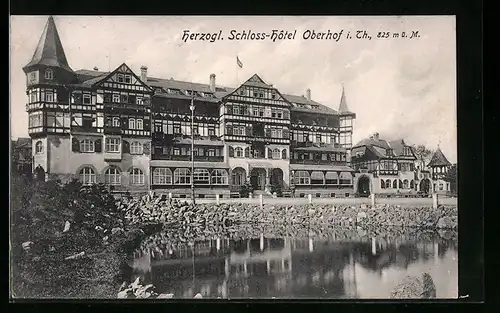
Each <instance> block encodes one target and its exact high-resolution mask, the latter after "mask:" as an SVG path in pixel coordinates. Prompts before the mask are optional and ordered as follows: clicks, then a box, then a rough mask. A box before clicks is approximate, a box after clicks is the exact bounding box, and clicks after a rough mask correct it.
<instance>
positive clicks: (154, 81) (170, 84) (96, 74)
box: [76, 69, 337, 115]
mask: <svg viewBox="0 0 500 313" xmlns="http://www.w3.org/2000/svg"><path fill="white" fill-rule="evenodd" d="M76 74H77V76H78V79H79V82H80V83H83V85H84V86H85V85H87V86H90V85H91V84H94V83H95V82H97V81H99V80H101V79H103V78H105V77H106V76H107V75H109V74H110V73H109V72H100V71H93V70H85V69H81V70H78V71H76ZM146 84H147V85H149V86H150V87H153V88H154V87H157V88H163V89H164V90H165V91H166V90H168V89H178V90H182V91H185V90H192V91H196V92H203V93H211V94H213V95H214V96H215V98H214V99H217V100H220V99H222V98H223V97H225V96H227V95H228V94H230V93H232V92H233V91H235V90H236V88H234V87H225V86H216V87H215V92H212V91H211V90H210V85H209V84H203V83H195V82H186V81H180V80H175V79H173V78H170V79H165V78H158V77H148V80H147V82H146ZM243 85H247V86H248V85H252V86H256V87H262V88H273V87H272V86H271V85H268V84H266V83H265V82H264V81H263V80H262V78H260V76H258V75H257V74H254V75H253V76H252V77H251V78H250V79H248V80H247V81H246V82H245V83H243ZM257 85H259V86H257ZM157 95H159V96H165V97H175V96H174V95H171V94H165V95H162V94H157ZM281 95H282V96H283V97H284V98H285V99H286V100H287V101H289V102H291V103H292V104H294V106H292V107H291V110H292V111H296V112H305V113H319V114H330V115H337V111H336V110H334V109H332V108H330V107H328V106H326V105H323V104H321V103H319V102H316V101H314V100H307V98H306V97H304V96H296V95H289V94H281ZM179 97H183V96H182V95H179ZM203 99H205V100H207V99H210V98H203ZM297 104H299V105H304V106H306V107H299V106H297ZM308 106H315V107H316V108H310V107H308Z"/></svg>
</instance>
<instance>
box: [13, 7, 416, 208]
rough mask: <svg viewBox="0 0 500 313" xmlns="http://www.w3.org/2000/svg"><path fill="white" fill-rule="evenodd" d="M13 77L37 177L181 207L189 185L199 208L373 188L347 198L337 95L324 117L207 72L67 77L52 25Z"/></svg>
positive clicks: (348, 125) (269, 91)
mask: <svg viewBox="0 0 500 313" xmlns="http://www.w3.org/2000/svg"><path fill="white" fill-rule="evenodd" d="M23 70H24V72H25V74H26V79H27V80H26V84H27V91H26V93H27V95H28V103H27V104H26V110H27V112H28V114H29V135H30V137H31V139H32V147H33V148H32V149H33V168H34V172H35V174H36V175H38V176H39V177H40V176H41V177H44V179H53V178H59V179H61V180H63V181H65V180H69V179H73V178H77V179H79V180H80V181H81V182H82V183H84V184H90V183H96V182H97V183H99V182H102V183H105V184H107V185H110V186H112V187H111V188H112V189H113V190H115V191H128V192H131V193H134V192H144V191H147V190H157V191H159V192H165V193H167V192H168V193H172V195H173V196H174V197H189V196H190V194H191V183H192V182H191V180H192V179H193V182H194V187H195V193H196V196H197V197H201V198H203V197H210V196H214V195H217V194H218V195H219V196H222V197H224V198H227V197H230V196H231V195H236V194H238V190H239V188H240V187H239V186H242V185H244V184H245V183H246V182H250V183H251V185H252V187H253V190H254V194H258V193H261V194H269V193H270V191H271V189H272V186H277V185H279V186H281V188H282V189H283V190H289V189H290V188H292V186H293V189H294V190H295V195H296V196H299V197H303V196H305V195H307V194H312V195H313V196H314V197H346V196H354V194H355V193H356V192H361V193H369V192H370V191H373V187H369V186H373V185H374V183H373V182H372V183H370V184H368V185H366V186H364V187H361V190H357V189H359V188H357V187H356V188H355V186H356V182H357V176H359V175H356V174H355V171H354V169H353V168H352V167H350V165H351V162H350V161H351V160H350V149H351V146H352V132H353V127H352V122H353V119H355V117H356V115H355V114H354V113H352V112H350V111H349V109H348V106H347V101H346V96H345V94H344V92H342V97H341V99H340V105H339V108H338V110H334V109H331V108H329V107H327V106H325V105H322V104H320V103H318V102H316V101H314V100H313V99H312V96H311V91H310V90H309V89H308V90H307V91H306V93H305V96H297V95H288V94H282V93H281V92H280V91H279V90H278V89H276V88H275V87H273V85H271V84H269V83H267V82H265V81H264V80H263V79H262V78H261V77H259V75H257V74H255V75H253V76H252V77H249V78H248V80H247V81H246V82H244V83H243V84H242V85H240V86H237V87H236V88H229V87H222V86H219V85H217V84H216V77H215V75H214V74H212V75H207V84H200V83H191V82H182V81H176V80H174V79H163V78H156V77H149V76H148V69H147V67H146V66H143V67H142V68H141V72H140V73H134V72H133V71H132V70H131V69H130V68H129V67H128V66H127V65H126V64H122V65H120V66H119V67H118V68H116V69H114V70H113V71H111V72H101V71H98V69H97V68H94V69H93V70H78V71H74V70H73V69H72V68H71V67H70V65H69V63H68V60H67V58H66V55H65V52H64V49H63V45H62V43H61V40H60V38H59V35H58V32H57V29H56V25H55V23H54V20H53V18H52V17H49V19H48V21H47V24H46V26H45V29H44V30H43V33H42V36H41V38H40V40H39V42H38V45H37V47H36V49H35V52H34V55H33V58H32V60H31V62H29V63H28V64H27V65H26V66H25V67H24V68H23ZM191 109H194V110H191ZM192 117H193V118H192ZM192 155H194V162H192V161H191V156H192ZM193 163H194V171H193V172H192V166H193ZM357 172H360V171H359V170H358V171H357ZM368 174H369V173H364V174H363V173H362V175H361V176H366V177H368V176H370V175H368ZM388 174H391V173H389V172H388ZM368 178H369V180H373V176H372V175H371V176H370V177H368ZM384 184H385V183H384ZM387 185H388V184H385V186H387ZM367 186H368V187H367ZM391 186H392V185H391ZM409 186H410V185H408V187H409ZM382 188H384V187H382ZM378 189H380V188H378ZM384 189H385V188H384Z"/></svg>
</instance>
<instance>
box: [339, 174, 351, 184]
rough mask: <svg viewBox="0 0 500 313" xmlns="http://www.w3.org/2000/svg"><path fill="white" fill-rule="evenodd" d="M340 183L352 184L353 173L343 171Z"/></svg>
mask: <svg viewBox="0 0 500 313" xmlns="http://www.w3.org/2000/svg"><path fill="white" fill-rule="evenodd" d="M339 180H340V184H341V185H342V184H343V185H351V184H352V174H351V173H349V172H342V173H340V176H339Z"/></svg>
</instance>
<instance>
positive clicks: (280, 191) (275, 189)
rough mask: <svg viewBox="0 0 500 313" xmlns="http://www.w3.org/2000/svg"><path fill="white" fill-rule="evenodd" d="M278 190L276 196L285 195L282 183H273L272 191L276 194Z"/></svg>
mask: <svg viewBox="0 0 500 313" xmlns="http://www.w3.org/2000/svg"><path fill="white" fill-rule="evenodd" d="M275 192H276V196H278V197H283V188H282V187H281V185H279V184H276V185H271V193H272V194H274V193H275Z"/></svg>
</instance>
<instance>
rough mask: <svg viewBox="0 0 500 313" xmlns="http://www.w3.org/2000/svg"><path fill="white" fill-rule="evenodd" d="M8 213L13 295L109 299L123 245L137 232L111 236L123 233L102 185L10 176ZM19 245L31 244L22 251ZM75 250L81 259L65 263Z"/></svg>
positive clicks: (117, 213) (121, 222)
mask: <svg viewBox="0 0 500 313" xmlns="http://www.w3.org/2000/svg"><path fill="white" fill-rule="evenodd" d="M10 211H11V264H12V265H11V273H12V279H11V281H12V289H11V290H12V294H13V296H15V297H35V298H38V297H74V298H78V297H115V293H116V288H117V287H116V285H119V284H120V283H121V281H119V280H120V279H123V277H121V276H120V264H121V263H123V262H124V260H125V258H126V254H125V253H124V252H126V251H124V249H123V247H126V246H127V245H129V244H130V241H131V240H134V239H135V236H137V234H136V233H135V234H134V235H135V236H133V237H130V236H127V233H126V232H125V231H123V232H121V235H118V234H116V235H113V234H112V229H113V228H122V229H123V227H124V218H123V213H121V211H119V210H118V209H117V207H116V205H115V203H114V198H113V196H112V195H111V194H110V193H109V192H108V191H107V189H106V188H105V187H104V186H103V185H94V186H89V187H86V186H82V185H81V184H80V183H78V182H76V181H72V182H70V183H68V184H62V183H61V182H59V181H49V182H39V181H31V180H28V179H25V178H22V177H20V176H18V175H12V183H11V210H10ZM66 222H69V225H70V227H69V230H67V231H66V232H65V231H64V230H65V225H66ZM106 237H107V238H106ZM103 238H106V240H103ZM129 238H130V239H129ZM25 242H33V244H32V245H31V246H32V247H31V248H30V249H29V250H27V251H25V250H24V249H23V246H22V244H23V243H25ZM81 252H84V253H85V256H84V257H82V258H79V259H72V260H65V258H67V257H69V256H72V255H75V254H78V253H81Z"/></svg>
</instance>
